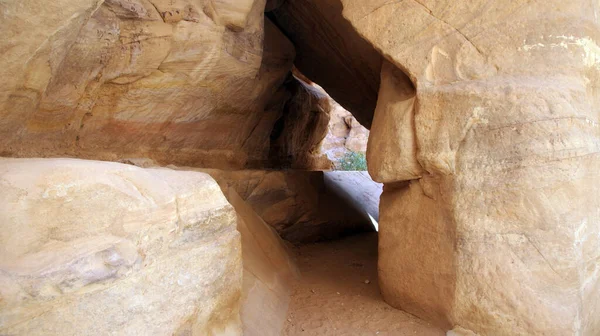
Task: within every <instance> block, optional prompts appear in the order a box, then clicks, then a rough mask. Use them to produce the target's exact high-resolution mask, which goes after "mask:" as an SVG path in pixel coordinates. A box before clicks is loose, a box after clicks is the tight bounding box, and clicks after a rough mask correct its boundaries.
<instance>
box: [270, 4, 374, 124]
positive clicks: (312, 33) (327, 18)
mask: <svg viewBox="0 0 600 336" xmlns="http://www.w3.org/2000/svg"><path fill="white" fill-rule="evenodd" d="M275 2H277V1H275ZM268 15H269V17H270V18H272V19H273V20H274V22H275V24H277V26H278V27H279V28H280V29H281V30H282V31H283V32H284V33H285V34H286V36H287V37H289V38H290V40H291V41H292V42H293V43H294V45H295V46H296V49H297V57H296V60H295V62H294V64H295V66H296V67H298V69H299V70H300V71H301V72H302V73H303V74H304V75H306V76H307V77H308V78H310V79H311V80H312V81H314V82H316V83H318V84H319V85H321V86H322V87H323V88H324V89H325V90H326V91H327V92H328V93H329V94H330V95H331V97H333V99H335V100H336V101H337V102H338V103H340V104H341V105H342V106H343V107H344V108H346V109H348V110H349V111H352V113H353V114H354V116H355V117H356V119H358V121H359V122H360V123H361V124H362V125H364V126H365V127H367V128H368V127H370V125H371V120H372V118H373V110H374V109H375V105H376V102H377V91H378V88H379V69H380V68H381V59H382V58H381V56H380V55H379V53H377V51H376V50H375V49H374V48H373V46H371V44H369V43H368V42H367V41H365V40H364V39H363V38H362V37H361V36H360V35H358V34H357V32H356V30H355V29H354V28H353V27H352V25H350V24H349V22H348V21H347V20H346V19H344V17H343V16H342V3H341V1H340V0H300V1H296V0H290V1H284V2H283V4H279V5H278V6H277V8H276V9H275V10H273V11H272V12H270V13H269V14H268Z"/></svg>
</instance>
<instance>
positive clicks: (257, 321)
mask: <svg viewBox="0 0 600 336" xmlns="http://www.w3.org/2000/svg"><path fill="white" fill-rule="evenodd" d="M227 192H228V196H227V197H228V199H229V201H230V202H231V204H232V205H233V206H234V208H235V210H236V212H237V214H238V231H239V232H240V234H241V236H242V255H243V259H244V286H243V292H242V307H241V311H240V315H241V318H242V324H243V331H244V335H246V336H252V335H256V336H262V335H265V336H269V335H273V336H278V335H280V334H281V330H282V328H283V325H284V323H285V317H286V315H287V311H288V306H289V303H290V292H291V286H292V283H293V282H294V281H295V280H296V278H297V277H298V276H299V275H298V270H297V269H296V266H295V264H294V263H293V261H292V260H291V258H290V256H289V254H288V251H287V249H286V247H285V245H284V243H283V241H282V240H281V238H279V235H278V234H277V232H275V230H274V229H273V228H271V227H270V226H269V225H267V224H266V223H265V222H264V221H263V220H262V219H261V218H260V217H259V216H258V215H257V214H256V213H255V212H254V210H252V207H250V206H249V205H248V204H247V203H245V202H244V201H243V200H242V199H241V197H240V196H239V195H238V194H237V193H236V192H235V191H234V190H233V188H229V189H228V190H227Z"/></svg>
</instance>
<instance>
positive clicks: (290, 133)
mask: <svg viewBox="0 0 600 336" xmlns="http://www.w3.org/2000/svg"><path fill="white" fill-rule="evenodd" d="M286 87H287V90H288V91H289V92H291V94H292V96H291V98H290V99H289V100H288V101H287V103H286V104H285V106H284V107H283V113H282V115H281V117H280V118H279V119H278V120H277V122H276V123H275V125H274V127H273V131H272V132H271V135H270V152H269V158H270V162H269V165H270V167H273V168H277V169H286V168H292V169H306V170H327V169H330V168H331V165H332V164H331V161H329V159H328V158H327V156H326V155H324V154H323V153H322V152H321V142H322V141H323V138H324V137H325V135H326V133H327V126H328V124H329V119H330V112H331V100H330V99H329V96H327V94H325V93H324V92H323V91H322V90H318V89H317V88H315V87H313V86H311V85H309V84H307V83H305V82H303V81H302V80H297V79H295V78H293V79H291V80H290V81H288V82H287V86H286ZM258 166H260V165H258Z"/></svg>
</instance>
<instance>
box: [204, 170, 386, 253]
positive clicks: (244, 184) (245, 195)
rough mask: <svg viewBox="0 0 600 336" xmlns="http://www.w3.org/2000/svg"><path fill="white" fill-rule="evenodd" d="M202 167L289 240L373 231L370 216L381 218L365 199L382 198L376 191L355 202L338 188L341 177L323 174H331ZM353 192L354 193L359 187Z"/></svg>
mask: <svg viewBox="0 0 600 336" xmlns="http://www.w3.org/2000/svg"><path fill="white" fill-rule="evenodd" d="M203 171H205V172H207V173H208V174H210V175H211V176H212V177H213V178H214V179H215V180H216V181H217V182H218V183H219V184H220V185H221V187H222V188H223V190H224V191H225V194H226V195H228V192H227V190H228V189H233V190H235V191H236V193H237V194H239V196H240V197H241V198H242V199H243V200H244V201H245V202H246V203H247V204H248V205H249V206H250V207H251V208H252V209H253V211H255V212H256V214H258V216H259V217H260V218H261V219H262V220H264V221H265V222H266V223H267V224H269V226H271V227H273V228H274V229H275V230H276V231H277V232H278V233H279V235H280V236H281V237H282V238H283V239H285V240H288V241H291V242H294V243H307V242H315V241H320V240H327V239H334V238H337V237H341V236H343V235H347V234H354V233H360V232H370V231H373V226H372V224H371V220H370V218H369V215H372V216H374V217H377V213H378V212H377V211H375V210H374V209H373V206H372V205H367V203H368V201H369V200H371V199H375V200H376V199H377V197H379V195H377V194H376V191H375V192H373V193H370V194H368V195H362V196H363V197H362V201H361V200H353V198H352V196H349V195H348V193H350V192H352V191H350V190H348V189H349V188H348V187H347V186H346V187H345V188H344V187H343V186H340V184H341V183H343V182H340V180H341V179H340V178H339V177H338V178H337V179H336V178H327V179H325V178H324V176H327V174H328V173H326V174H325V175H324V174H323V173H322V172H304V171H264V170H256V171H252V170H246V171H222V170H214V169H210V170H203ZM340 173H350V172H340ZM359 174H360V173H359ZM348 176H349V175H348ZM343 180H344V181H348V180H350V178H348V177H345V178H343ZM371 184H373V182H371ZM354 187H356V185H355V186H354ZM375 188H377V187H376V186H375ZM354 192H355V193H356V188H355V190H354ZM360 195H361V194H359V195H358V196H359V198H360ZM375 207H376V206H375ZM365 209H369V210H365Z"/></svg>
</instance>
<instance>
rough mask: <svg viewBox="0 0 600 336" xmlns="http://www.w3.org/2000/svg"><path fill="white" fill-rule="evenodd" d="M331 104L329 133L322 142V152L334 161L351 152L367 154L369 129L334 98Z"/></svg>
mask: <svg viewBox="0 0 600 336" xmlns="http://www.w3.org/2000/svg"><path fill="white" fill-rule="evenodd" d="M331 105H332V109H331V113H330V120H329V124H328V127H327V135H326V136H325V138H324V139H323V142H321V148H320V152H322V153H324V154H325V155H327V158H329V160H331V161H332V162H334V163H335V162H338V161H339V160H340V159H342V158H343V157H344V155H346V154H347V153H349V152H356V153H363V154H365V153H366V152H367V141H368V139H369V130H367V129H366V128H364V127H363V126H362V125H361V124H360V123H359V122H358V121H357V120H356V118H354V116H352V114H351V113H350V112H348V111H347V110H345V109H344V108H343V107H342V106H340V105H339V104H338V103H337V102H335V101H334V100H331Z"/></svg>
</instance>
